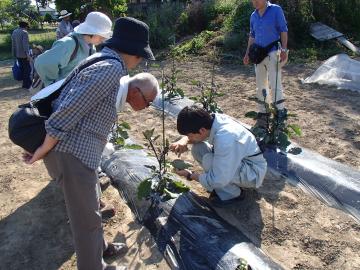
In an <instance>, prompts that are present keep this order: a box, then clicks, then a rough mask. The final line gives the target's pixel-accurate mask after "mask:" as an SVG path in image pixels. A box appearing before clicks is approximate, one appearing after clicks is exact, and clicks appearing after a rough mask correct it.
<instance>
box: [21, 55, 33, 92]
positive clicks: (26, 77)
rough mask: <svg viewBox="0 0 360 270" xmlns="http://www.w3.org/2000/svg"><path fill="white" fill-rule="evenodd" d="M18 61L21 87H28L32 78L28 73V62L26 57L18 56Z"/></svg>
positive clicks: (29, 70)
mask: <svg viewBox="0 0 360 270" xmlns="http://www.w3.org/2000/svg"><path fill="white" fill-rule="evenodd" d="M18 61H19V65H20V69H21V72H22V75H23V84H22V87H23V88H26V89H29V88H30V87H31V84H32V79H31V78H30V74H31V66H30V62H29V61H28V60H27V59H26V58H18Z"/></svg>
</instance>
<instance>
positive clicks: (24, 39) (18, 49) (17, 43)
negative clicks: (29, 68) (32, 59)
mask: <svg viewBox="0 0 360 270" xmlns="http://www.w3.org/2000/svg"><path fill="white" fill-rule="evenodd" d="M11 45H12V46H11V50H12V55H13V56H14V57H16V58H26V57H27V56H28V55H29V49H30V47H29V34H28V32H27V31H26V29H24V28H21V27H18V28H16V29H15V30H14V31H13V33H12V35H11Z"/></svg>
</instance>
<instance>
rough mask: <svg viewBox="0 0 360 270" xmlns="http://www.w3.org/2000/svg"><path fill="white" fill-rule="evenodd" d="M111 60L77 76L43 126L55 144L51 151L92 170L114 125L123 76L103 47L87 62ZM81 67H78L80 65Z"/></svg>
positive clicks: (121, 67) (121, 64)
mask: <svg viewBox="0 0 360 270" xmlns="http://www.w3.org/2000/svg"><path fill="white" fill-rule="evenodd" d="M100 56H111V57H116V58H118V59H119V61H117V60H115V59H106V60H103V61H100V62H97V63H95V64H93V65H91V66H89V67H87V68H85V69H83V70H81V71H80V72H79V73H77V70H78V68H76V69H75V70H74V71H73V72H71V73H70V74H69V76H68V77H67V79H66V81H67V80H69V78H70V77H71V75H72V73H74V72H76V73H77V74H76V75H75V77H74V78H73V79H71V80H70V81H69V83H68V84H67V85H66V86H65V87H64V89H63V90H62V91H61V94H60V96H59V98H58V99H57V100H56V101H55V102H54V104H53V109H54V112H53V113H52V115H51V116H50V118H49V119H48V120H47V121H46V122H45V128H46V132H47V134H48V135H50V136H51V137H54V138H56V139H58V140H59V142H58V143H57V145H56V146H55V148H54V151H58V152H65V153H70V154H72V155H74V156H75V157H77V158H78V159H79V160H80V161H81V162H83V163H84V164H85V165H86V166H87V167H89V168H91V169H94V170H95V169H96V168H97V167H98V165H99V162H100V158H101V153H102V151H103V149H104V146H105V144H106V142H107V136H108V134H109V133H110V129H111V127H112V125H113V123H114V122H115V121H116V117H117V113H116V106H115V104H116V96H117V92H118V89H119V86H120V78H121V77H122V76H124V75H126V74H127V69H126V67H125V64H124V62H123V60H122V59H121V58H120V56H119V55H118V54H117V53H116V52H115V51H113V50H111V49H109V48H107V47H105V48H104V49H103V50H102V51H101V52H100V53H96V54H94V55H92V56H90V57H89V58H87V59H86V60H85V61H84V62H82V64H83V63H86V62H87V61H89V60H90V59H93V58H94V57H95V58H96V57H100ZM80 66H81V65H80Z"/></svg>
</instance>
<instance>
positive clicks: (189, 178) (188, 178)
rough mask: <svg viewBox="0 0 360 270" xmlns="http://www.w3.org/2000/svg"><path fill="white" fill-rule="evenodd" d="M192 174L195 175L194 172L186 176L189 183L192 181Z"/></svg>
mask: <svg viewBox="0 0 360 270" xmlns="http://www.w3.org/2000/svg"><path fill="white" fill-rule="evenodd" d="M192 174H193V173H192V171H189V172H188V174H187V176H186V179H187V180H189V181H191V176H192Z"/></svg>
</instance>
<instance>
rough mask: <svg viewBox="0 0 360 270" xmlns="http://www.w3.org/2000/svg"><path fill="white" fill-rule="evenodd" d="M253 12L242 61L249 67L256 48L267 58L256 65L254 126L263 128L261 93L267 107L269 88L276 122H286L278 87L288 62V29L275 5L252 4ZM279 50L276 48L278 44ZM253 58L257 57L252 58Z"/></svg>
mask: <svg viewBox="0 0 360 270" xmlns="http://www.w3.org/2000/svg"><path fill="white" fill-rule="evenodd" d="M252 3H253V6H254V8H255V11H254V12H253V13H252V14H251V17H250V36H249V41H248V47H247V50H246V53H245V56H244V59H243V62H244V64H245V65H247V64H249V60H251V59H249V54H250V56H251V50H252V47H254V46H257V47H258V48H257V52H259V47H260V51H261V50H265V51H266V52H265V55H266V57H265V58H264V59H263V60H262V61H261V62H259V63H255V73H256V96H257V99H258V103H259V105H258V110H259V114H258V121H257V126H259V127H264V126H265V125H266V118H267V114H266V110H265V104H264V97H263V89H265V90H266V92H267V95H266V102H267V103H270V96H269V84H270V89H271V93H272V102H273V103H274V104H275V106H276V108H277V109H278V111H277V114H276V115H277V117H278V120H279V121H284V120H286V117H287V111H286V109H285V103H284V101H285V99H284V95H283V88H282V84H281V67H282V66H284V65H285V63H286V62H287V59H288V49H287V43H288V28H287V23H286V19H285V16H284V12H283V10H282V8H281V7H280V6H278V5H275V4H271V3H270V1H266V0H252ZM279 41H281V47H280V48H278V46H277V45H278V42H279ZM279 51H280V55H279V53H278V52H279ZM255 56H258V55H256V54H255Z"/></svg>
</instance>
